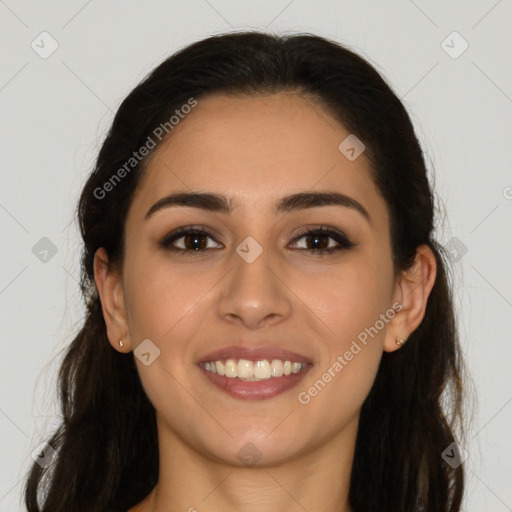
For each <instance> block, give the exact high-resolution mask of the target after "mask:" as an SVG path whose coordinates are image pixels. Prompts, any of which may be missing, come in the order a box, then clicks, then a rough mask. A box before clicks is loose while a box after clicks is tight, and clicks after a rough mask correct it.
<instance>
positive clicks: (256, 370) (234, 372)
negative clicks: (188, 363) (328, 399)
mask: <svg viewBox="0 0 512 512" xmlns="http://www.w3.org/2000/svg"><path fill="white" fill-rule="evenodd" d="M200 366H202V367H203V368H204V369H205V370H206V371H207V372H210V373H215V374H217V375H221V376H224V377H227V378H229V379H238V380H241V381H245V382H257V381H265V380H270V379H273V378H278V377H282V376H283V375H284V376H288V375H292V374H293V375H295V374H298V373H300V372H302V371H303V370H304V369H305V368H306V367H307V366H308V364H307V363H300V362H297V361H289V360H282V359H272V360H271V361H270V362H269V360H268V359H262V360H258V361H250V360H249V359H227V360H225V361H222V360H217V361H210V362H205V363H201V365H200Z"/></svg>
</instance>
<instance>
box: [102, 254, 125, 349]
mask: <svg viewBox="0 0 512 512" xmlns="http://www.w3.org/2000/svg"><path fill="white" fill-rule="evenodd" d="M111 267H112V266H111ZM94 280H95V282H96V287H97V289H98V293H99V296H100V300H101V308H102V310H103V318H104V319H105V324H106V326H107V336H108V339H109V341H110V344H111V345H112V347H114V348H115V349H116V350H118V351H119V352H129V351H130V350H131V343H130V338H129V330H128V322H127V319H126V308H125V301H124V293H123V283H122V277H121V274H120V272H118V271H117V270H116V269H113V268H109V260H108V254H107V251H106V250H105V249H104V248H103V247H101V248H99V249H98V250H97V251H96V253H95V254H94ZM120 340H121V341H122V342H123V345H124V346H123V347H122V348H121V347H120V345H119V341H120Z"/></svg>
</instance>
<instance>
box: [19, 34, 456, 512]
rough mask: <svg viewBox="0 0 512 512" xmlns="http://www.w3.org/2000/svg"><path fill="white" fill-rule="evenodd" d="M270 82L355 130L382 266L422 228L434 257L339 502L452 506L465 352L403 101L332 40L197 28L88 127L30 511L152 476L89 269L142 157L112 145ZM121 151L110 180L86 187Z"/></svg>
mask: <svg viewBox="0 0 512 512" xmlns="http://www.w3.org/2000/svg"><path fill="white" fill-rule="evenodd" d="M282 91H292V92H296V93H299V94H302V95H304V96H305V97H307V98H309V99H313V100H314V101H316V102H317V103H318V104H319V105H322V106H324V107H326V108H327V111H329V112H330V113H331V115H332V116H333V118H335V119H338V120H339V121H340V122H341V123H342V124H343V125H344V126H345V127H346V128H347V129H348V130H349V131H350V133H354V134H356V135H357V137H358V138H359V139H360V140H361V141H362V142H363V143H364V144H365V146H366V153H365V154H366V155H367V156H368V157H369V159H370V163H371V168H372V172H373V179H374V181H375V183H376V184H377V186H378V189H379V190H380V192H381V194H382V196H383V197H384V199H385V201H386V203H387V206H388V209H389V212H390V219H391V223H390V224H391V226H390V230H391V241H392V253H393V262H394V267H395V271H397V272H398V271H401V270H405V269H407V268H409V267H410V265H411V264H412V262H413V260H414V257H415V254H416V249H417V248H418V246H420V245H421V244H426V245H428V246H429V247H430V248H431V249H432V251H433V252H434V254H435V257H436V261H437V276H436V280H435V284H434V287H433V289H432V292H431V294H430V297H429V299H428V303H427V308H426V313H425V317H424V319H423V321H422V323H421V325H420V326H419V327H418V328H417V329H416V330H415V331H414V333H412V335H411V336H410V338H409V340H408V342H407V343H406V344H405V345H404V346H403V347H402V348H401V349H400V350H398V351H395V352H393V353H384V354H383V357H382V360H381V363H380V367H379V370H378V373H377V376H376V378H375V382H374V384H373V387H372V389H371V391H370V393H369V395H368V397H367V399H366V400H365V402H364V404H363V406H362V410H361V415H360V422H359V430H358V435H357V441H356V447H355V456H354V464H353V469H352V475H351V482H350V494H349V500H350V504H351V506H352V508H353V509H354V510H355V511H357V512H365V511H372V512H374V511H376V510H385V511H395V512H412V511H415V512H418V511H423V512H427V511H428V512H448V511H449V512H456V511H459V510H460V506H461V501H462V497H463V486H464V472H463V466H462V465H459V466H458V467H451V465H449V464H447V463H446V462H445V461H444V460H443V458H442V452H443V451H444V450H445V449H446V448H447V447H448V446H449V445H450V444H451V443H452V442H454V441H456V437H455V435H456V434H455V432H456V429H457V428H459V429H460V431H461V433H463V421H462V420H463V415H462V403H463V401H462V399H463V386H462V378H461V377H462V373H463V370H464V367H463V362H462V359H461V351H460V347H459V342H458V337H457V333H456V326H455V321H454V311H453V303H452V297H451V292H450V287H449V284H448V278H447V274H446V263H445V258H444V255H443V251H442V248H441V247H440V246H439V245H438V244H437V243H436V242H435V240H434V239H433V235H432V233H433V222H434V198H433V194H432V191H431V188H430V185H429V182H428V179H427V171H426V166H425V162H424V159H423V154H422V150H421V147H420V144H419V142H418V140H417V138H416V135H415V133H414V128H413V126H412V123H411V121H410V119H409V116H408V114H407V112H406V110H405V108H404V106H403V105H402V103H401V101H400V100H399V99H398V98H397V96H396V95H395V94H394V93H393V92H392V90H391V88H390V87H389V86H388V85H387V84H386V82H385V81H384V80H383V78H382V77H381V76H380V75H379V73H378V72H377V71H376V70H375V69H374V68H373V67H372V66H371V65H370V64H369V63H368V62H367V61H366V60H364V59H363V58H361V57H360V56H358V55H357V54H355V53H353V52H352V51H350V50H349V49H347V48H345V47H343V46H341V45H340V44H338V43H336V42H334V41H330V40H327V39H324V38H321V37H318V36H314V35H309V34H303V35H272V34H265V33H260V32H242V33H231V34H224V35H219V36H213V37H209V38H207V39H205V40H202V41H199V42H196V43H194V44H192V45H190V46H187V47H186V48H184V49H182V50H180V51H178V52H177V53H175V54H174V55H172V56H171V57H169V58H168V59H167V60H166V61H164V62H163V63H162V64H160V65H159V66H158V67H157V68H156V69H154V70H153V71H152V72H151V73H150V74H149V75H148V76H147V77H146V78H145V79H144V80H143V81H142V82H141V83H140V84H139V85H138V86H137V87H136V88H135V89H134V90H133V91H132V92H131V93H130V94H129V95H128V96H127V97H126V99H125V100H124V101H123V102H122V104H121V106H120V107H119V109H118V111H117V114H116V116H115V118H114V121H113V123H112V127H111V128H110V131H109V132H108V134H107V136H106V139H105V141H104V142H103V145H102V147H101V150H100V152H99V155H98V158H97V162H96V166H95V169H94V171H93V172H92V174H91V175H90V176H89V178H88V180H87V183H86V184H85V186H84V189H83V191H82V194H81V197H80V201H79V205H78V219H79V224H80V229H81V234H82V237H83V240H84V249H83V255H82V275H81V289H82V293H83V296H84V301H85V304H86V307H87V311H86V318H85V321H84V324H83V326H82V328H81V330H80V331H79V333H78V335H77V336H76V338H75V339H74V340H73V342H72V343H71V345H70V346H69V349H67V352H66V355H65V358H64V360H63V362H62V365H61V368H60V372H59V393H60V402H61V408H62V415H63V421H62V424H61V425H60V426H59V428H58V429H57V431H56V432H55V433H54V434H53V436H52V437H51V438H50V439H49V441H48V442H49V444H50V445H51V446H52V447H53V448H54V449H55V450H57V453H56V455H55V457H54V460H53V463H52V464H51V465H50V466H49V467H48V468H46V469H43V468H41V467H40V466H39V465H38V464H36V463H35V464H34V465H33V467H32V468H31V471H30V474H29V476H28V480H27V482H26V488H25V503H26V506H27V508H28V510H29V512H36V511H44V512H64V511H65V512H69V511H70V510H80V512H89V511H90V512H92V511H107V510H108V511H110V512H111V511H114V512H116V511H122V512H125V511H126V510H127V509H129V508H130V507H133V506H134V505H136V504H137V503H139V502H140V501H142V500H143V499H144V498H145V497H146V496H147V495H148V494H149V493H150V491H151V490H152V489H153V487H154V486H155V484H156V483H157V480H158V461H159V453H158V443H157V429H156V420H155V410H154V408H153V406H152V404H151V403H150V401H149V400H148V398H147V396H146V394H145V392H144V390H143V388H142V385H141V382H140V380H139V376H138V373H137V369H136V365H135V363H134V358H133V357H126V355H123V354H121V353H119V352H117V351H116V350H114V349H112V347H111V346H110V344H109V342H108V339H107V335H106V327H105V322H104V319H103V314H102V309H101V304H100V299H99V297H98V293H97V290H96V287H95V283H94V275H93V257H94V253H95V252H96V250H97V249H98V248H99V247H105V249H106V250H107V252H108V254H109V258H110V260H111V261H112V262H117V263H122V257H123V247H124V225H125V218H126V214H127V210H128V208H129V206H130V203H131V200H132V197H133V194H134V191H135V190H136V187H137V185H138V183H139V180H140V178H141V176H142V174H143V172H144V169H145V166H146V164H147V158H143V159H141V160H140V162H138V163H137V164H136V165H134V166H133V168H129V169H128V170H127V167H126V162H127V160H128V159H130V157H132V155H133V152H137V151H138V150H139V148H141V147H142V146H143V145H144V144H145V143H147V141H148V137H151V136H152V134H154V130H155V128H156V127H158V126H162V125H163V124H165V123H168V124H169V119H170V118H171V116H172V115H173V114H174V113H175V112H176V110H177V109H180V107H181V106H183V105H185V104H187V103H188V102H189V101H190V100H191V99H195V100H199V101H200V99H201V98H204V97H205V96H206V95H209V94H214V93H221V94H227V95H234V96H244V95H254V94H272V93H276V92H282ZM152 138H153V139H154V136H153V137H152ZM123 166H125V167H124V169H125V170H127V172H126V173H124V175H123V179H122V181H120V182H119V183H117V182H115V183H114V184H113V186H111V187H110V189H111V190H109V195H108V198H107V199H102V198H101V197H98V196H100V194H99V193H98V190H100V189H102V188H103V187H104V185H105V183H107V182H109V180H111V178H112V176H113V175H114V174H115V173H116V171H117V170H118V169H121V168H123ZM110 183H113V182H112V181H110ZM104 190H105V189H104ZM38 495H39V500H40V502H41V505H40V506H39V505H38Z"/></svg>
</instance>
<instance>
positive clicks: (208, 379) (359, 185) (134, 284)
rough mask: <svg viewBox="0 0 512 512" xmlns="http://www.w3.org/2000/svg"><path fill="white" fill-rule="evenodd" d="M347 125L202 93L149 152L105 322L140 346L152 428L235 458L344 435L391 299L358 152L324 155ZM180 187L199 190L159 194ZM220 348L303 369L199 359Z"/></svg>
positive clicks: (302, 105)
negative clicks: (115, 301)
mask: <svg viewBox="0 0 512 512" xmlns="http://www.w3.org/2000/svg"><path fill="white" fill-rule="evenodd" d="M348 135H349V132H348V131H347V130H346V129H345V128H344V127H343V126H342V125H341V124H340V123H339V122H337V121H336V120H334V119H333V118H332V117H331V116H330V115H329V114H328V112H326V111H325V110H323V108H322V107H321V106H319V105H318V104H315V103H312V102H311V101H310V100H307V99H305V98H303V97H301V96H299V95H296V94H291V93H279V94H274V95H268V96H255V97H251V98H230V97H226V96H220V95H218V96H211V97H208V98H205V99H200V100H198V105H197V106H196V107H195V108H194V109H193V111H192V112H191V113H190V114H188V115H187V117H186V118H185V119H184V120H182V121H181V122H180V124H179V125H178V126H176V127H175V128H174V129H173V131H172V134H171V136H170V137H169V138H168V139H167V140H166V141H165V143H164V144H163V145H161V146H160V147H159V148H158V149H157V150H155V153H154V155H153V156H152V158H151V160H150V161H149V164H148V167H147V169H146V171H145V174H144V177H143V180H142V181H141V183H140V184H139V186H138V189H137V191H136V194H135V196H134V199H133V202H132V204H131V207H130V210H129V212H128V216H127V220H126V226H125V234H126V243H125V256H124V261H123V267H122V271H121V272H120V274H119V278H118V279H119V296H120V297H121V300H120V301H119V304H121V306H120V309H119V311H120V312H121V313H122V314H121V313H120V317H119V318H118V323H121V324H123V323H124V324H125V326H126V330H127V331H128V333H129V336H128V338H127V339H128V340H129V343H130V345H131V348H132V349H135V354H136V355H137V353H138V351H137V347H139V346H140V347H139V350H140V351H141V352H142V353H144V354H146V355H145V356H144V357H145V361H144V357H143V358H139V357H136V358H135V361H136V363H137V367H138V371H139V373H140V377H141V381H142V383H143V386H144V388H145V391H146V393H147V395H148V397H149V399H150V400H151V402H152V403H153V404H154V406H155V408H156V410H157V416H158V424H159V434H162V432H165V433H166V434H165V435H167V436H169V438H171V437H173V438H176V439H180V440H182V441H183V442H185V443H187V445H188V446H190V447H193V449H194V450H196V451H197V452H198V453H200V454H202V455H205V456H207V457H210V458H212V459H215V460H218V461H224V462H227V463H229V464H238V465H240V464H243V460H242V459H243V455H244V454H245V452H248V453H249V455H251V451H252V452H253V455H254V456H256V457H258V458H260V457H261V459H260V460H261V462H262V463H263V462H266V463H269V464H275V463H279V462H280V461H286V460H291V459H293V458H294V457H298V456H300V455H301V454H306V453H308V452H311V451H313V450H315V449H317V448H318V447H319V446H322V445H325V444H326V443H328V442H329V441H330V440H332V439H335V438H339V437H340V436H343V435H344V433H345V432H348V431H349V430H351V431H353V429H354V425H356V424H357V419H358V415H359V410H360V407H361V405H362V403H363V401H364V399H365V398H366V396H367V395H368V393H369V391H370V388H371V386H372V383H373V381H374V377H375V374H376V372H377V369H378V366H379V362H380V359H381V356H382V352H383V350H386V347H388V346H389V347H391V344H390V343H391V342H390V341H389V337H390V336H391V334H390V330H392V326H393V325H394V322H395V320H396V314H397V311H398V309H397V308H396V307H393V304H394V303H395V306H396V302H395V301H396V299H397V297H398V295H397V285H396V282H395V274H394V269H393V265H392V255H391V246H390V236H389V233H390V224H389V222H390V220H389V215H388V211H387V207H386V203H385V202H384V199H383V198H382V196H381V195H380V193H379V192H378V190H377V188H376V186H375V185H374V183H373V181H372V179H371V175H370V167H369V161H368V159H367V157H366V155H365V153H364V152H363V153H362V154H361V155H360V156H359V157H358V158H356V159H355V160H354V159H353V158H352V159H349V158H347V156H346V155H349V156H352V155H351V153H350V151H349V152H348V153H345V154H344V153H342V152H341V151H340V149H339V146H340V143H341V142H342V141H344V139H345V138H346V137H347V136H348ZM191 193H194V194H208V195H215V197H210V196H208V197H207V198H205V197H204V196H203V197H202V198H201V197H198V196H195V199H194V198H193V197H185V196H184V195H182V196H180V198H179V200H177V199H176V197H175V198H174V199H167V200H164V201H162V199H163V198H167V197H168V196H171V195H173V194H174V195H175V194H191ZM298 194H301V196H298ZM322 194H326V195H322ZM154 205H156V206H154ZM148 212H149V213H148ZM184 229H185V230H188V231H187V232H183V231H178V230H184ZM308 232H309V234H308ZM143 340H150V341H149V342H148V341H145V342H144V343H145V344H146V345H140V344H141V342H143ZM393 340H394V338H393ZM223 349H226V350H223ZM219 350H220V352H218V351H219ZM215 352H218V353H217V354H215ZM148 354H149V355H148ZM139 355H140V354H139ZM230 358H231V359H234V361H235V366H234V368H235V371H236V372H238V371H240V372H243V371H248V372H249V373H248V374H247V375H254V373H252V374H251V373H250V365H249V364H248V363H244V362H242V366H241V369H239V366H238V360H239V359H242V360H244V359H245V360H246V361H252V363H253V365H252V366H253V371H254V368H255V367H256V366H257V367H258V368H260V371H262V372H265V371H267V370H268V368H267V365H266V364H265V363H256V361H259V360H264V359H267V360H268V362H269V364H271V363H272V360H273V359H276V360H282V362H283V363H285V361H286V360H290V361H295V362H297V363H299V362H302V363H303V364H302V365H295V366H294V370H293V371H296V370H297V369H299V372H298V373H292V374H290V375H283V376H281V377H278V376H277V375H279V373H281V371H285V372H286V366H287V365H286V363H285V364H284V365H281V366H280V365H279V362H277V363H274V364H273V365H271V369H270V372H271V373H272V371H274V372H275V375H276V376H274V377H271V378H270V379H266V380H261V381H252V382H248V381H246V380H242V379H240V378H238V377H237V378H235V379H233V378H228V377H226V376H225V375H224V376H222V375H219V373H217V374H213V372H212V371H208V369H207V368H206V366H205V365H204V362H205V361H206V360H220V361H222V362H223V363H224V362H226V360H227V359H230ZM141 359H142V360H141ZM145 363H149V364H145ZM230 365H231V363H226V365H224V364H223V365H222V368H224V372H228V369H227V367H228V366H229V367H230V368H233V367H232V366H230ZM244 365H245V366H244ZM212 366H213V365H212ZM215 367H216V368H217V365H215ZM210 368H211V367H210ZM244 368H245V370H244ZM301 368H302V369H301ZM219 371H220V372H221V373H222V369H221V370H219ZM229 371H232V370H229ZM240 375H243V373H241V374H240ZM257 375H265V374H264V373H262V374H259V373H258V374H257ZM247 443H252V444H253V445H254V447H252V446H249V445H247ZM244 450H245V451H244Z"/></svg>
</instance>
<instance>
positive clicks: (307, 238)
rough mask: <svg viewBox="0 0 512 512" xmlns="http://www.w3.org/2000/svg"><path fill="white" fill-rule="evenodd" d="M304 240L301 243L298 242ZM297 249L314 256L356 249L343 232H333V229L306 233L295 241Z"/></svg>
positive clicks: (313, 230)
mask: <svg viewBox="0 0 512 512" xmlns="http://www.w3.org/2000/svg"><path fill="white" fill-rule="evenodd" d="M300 240H304V242H302V243H300V242H297V241H300ZM294 245H295V247H294V248H297V249H299V250H305V251H309V252H310V253H312V254H318V255H323V254H324V253H331V252H335V251H341V250H344V249H350V248H351V247H354V245H355V244H354V243H352V242H351V241H350V240H349V239H348V237H347V236H346V235H345V234H344V233H342V232H341V231H340V232H338V231H333V230H331V229H325V228H319V229H312V230H308V231H305V232H304V233H302V234H301V235H299V236H298V237H297V238H296V239H295V243H294Z"/></svg>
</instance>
